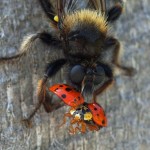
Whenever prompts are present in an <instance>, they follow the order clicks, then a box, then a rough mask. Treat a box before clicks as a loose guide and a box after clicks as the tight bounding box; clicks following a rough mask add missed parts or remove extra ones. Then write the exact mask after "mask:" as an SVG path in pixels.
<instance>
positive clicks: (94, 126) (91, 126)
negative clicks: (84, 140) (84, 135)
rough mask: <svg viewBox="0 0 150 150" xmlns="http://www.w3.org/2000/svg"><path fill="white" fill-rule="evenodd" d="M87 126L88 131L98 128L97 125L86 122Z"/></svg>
mask: <svg viewBox="0 0 150 150" xmlns="http://www.w3.org/2000/svg"><path fill="white" fill-rule="evenodd" d="M87 127H88V128H89V130H90V131H94V130H95V131H98V130H99V129H100V127H99V126H97V125H91V124H87Z"/></svg>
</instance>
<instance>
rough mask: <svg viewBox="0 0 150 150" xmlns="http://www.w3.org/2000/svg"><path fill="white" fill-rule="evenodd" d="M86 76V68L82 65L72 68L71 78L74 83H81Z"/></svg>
mask: <svg viewBox="0 0 150 150" xmlns="http://www.w3.org/2000/svg"><path fill="white" fill-rule="evenodd" d="M84 76H85V68H84V67H83V66H81V65H76V66H74V67H73V68H72V69H71V72H70V78H71V81H72V82H74V83H81V82H82V80H83V78H84Z"/></svg>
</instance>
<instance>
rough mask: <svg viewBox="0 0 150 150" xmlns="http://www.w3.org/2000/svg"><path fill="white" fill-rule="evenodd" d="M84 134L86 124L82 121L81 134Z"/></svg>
mask: <svg viewBox="0 0 150 150" xmlns="http://www.w3.org/2000/svg"><path fill="white" fill-rule="evenodd" d="M85 132H86V123H85V122H84V121H82V122H81V133H85Z"/></svg>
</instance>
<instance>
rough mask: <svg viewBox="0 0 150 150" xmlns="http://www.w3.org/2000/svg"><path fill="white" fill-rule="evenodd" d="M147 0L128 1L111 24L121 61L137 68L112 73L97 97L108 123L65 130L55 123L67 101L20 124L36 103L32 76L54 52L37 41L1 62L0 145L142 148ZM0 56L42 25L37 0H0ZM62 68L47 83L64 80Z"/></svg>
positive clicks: (27, 149)
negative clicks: (28, 124) (131, 71)
mask: <svg viewBox="0 0 150 150" xmlns="http://www.w3.org/2000/svg"><path fill="white" fill-rule="evenodd" d="M149 6H150V1H149V0H143V1H135V0H130V1H127V3H126V5H125V11H124V13H123V15H122V17H121V19H120V20H119V21H117V23H116V24H115V25H113V28H114V31H113V32H114V34H115V36H116V37H117V38H119V39H120V41H122V44H123V47H124V55H123V57H122V62H123V63H124V64H126V65H128V66H133V67H134V68H136V70H137V74H136V75H135V76H134V77H132V78H131V77H125V76H117V77H116V78H115V80H116V84H115V85H114V86H113V88H111V89H110V90H107V91H106V92H105V93H104V94H103V95H102V96H101V97H100V99H99V103H100V104H101V105H102V106H103V107H104V108H105V111H106V114H107V117H108V127H107V128H103V129H102V130H100V131H99V132H89V133H87V134H77V135H70V134H69V133H68V130H67V125H64V126H63V127H61V128H57V125H59V124H60V123H61V122H62V119H63V114H64V113H65V112H66V111H67V110H68V107H67V106H66V107H63V108H61V109H58V110H56V111H55V112H52V113H50V114H47V113H46V112H45V111H44V109H43V107H41V109H40V110H39V111H38V112H37V114H36V115H35V117H34V119H32V121H33V128H31V129H27V128H26V127H25V126H24V125H22V123H21V120H22V118H24V117H26V116H28V115H29V114H30V113H31V112H32V110H33V109H34V108H35V105H36V103H37V97H36V87H37V81H38V80H39V79H40V78H41V77H42V75H43V70H44V67H45V65H46V63H47V62H48V61H50V60H51V59H53V58H55V57H58V56H57V53H56V52H55V51H53V48H51V49H50V50H48V49H47V47H45V51H40V49H41V47H42V45H41V47H36V46H35V49H36V50H34V51H33V52H32V53H30V54H29V55H27V56H25V57H23V58H22V59H21V61H19V62H18V63H16V62H9V63H0V122H1V124H0V149H1V150H8V149H11V150H13V149H14V150H20V149H23V150H35V149H36V150H74V149H75V150H87V149H93V150H109V149H110V150H112V149H113V150H147V149H149V147H150V144H149V143H150V116H149V114H150V109H149V108H150V101H149V99H150V92H149V91H150V79H149V73H150V67H149V64H150V58H149V57H150V50H149V47H150V40H149V39H150V34H149V32H150V19H149V18H150V9H149ZM0 7H1V12H0V14H1V16H0V40H1V41H0V44H1V46H0V57H4V56H12V55H15V54H16V53H17V52H18V48H19V45H20V43H21V41H22V39H23V37H24V36H25V35H27V34H30V33H35V32H37V31H39V30H41V28H42V29H44V28H47V26H48V24H47V23H46V19H45V18H44V17H42V15H41V14H42V10H41V8H40V6H39V4H38V3H37V1H36V0H32V1H31V0H24V1H20V0H11V1H10V0H1V1H0ZM63 81H64V77H63V70H61V72H60V73H59V74H58V75H56V76H55V78H54V79H53V80H50V83H51V84H52V83H58V82H61V83H62V82H63Z"/></svg>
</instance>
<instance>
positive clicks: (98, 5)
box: [57, 0, 106, 18]
mask: <svg viewBox="0 0 150 150" xmlns="http://www.w3.org/2000/svg"><path fill="white" fill-rule="evenodd" d="M86 8H89V9H95V10H97V11H100V12H102V13H105V11H106V2H105V0H82V1H81V0H57V12H58V17H59V18H63V17H65V15H66V14H67V13H71V12H74V11H76V10H80V9H86Z"/></svg>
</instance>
